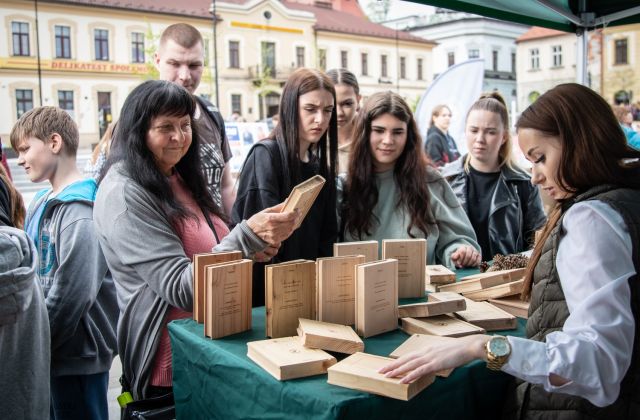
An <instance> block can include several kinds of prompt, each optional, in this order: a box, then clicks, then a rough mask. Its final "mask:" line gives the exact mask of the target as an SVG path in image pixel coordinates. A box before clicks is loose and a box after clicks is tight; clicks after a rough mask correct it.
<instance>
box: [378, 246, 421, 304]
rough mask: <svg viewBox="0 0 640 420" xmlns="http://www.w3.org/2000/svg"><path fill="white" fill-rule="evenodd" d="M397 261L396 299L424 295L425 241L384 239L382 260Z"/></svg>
mask: <svg viewBox="0 0 640 420" xmlns="http://www.w3.org/2000/svg"><path fill="white" fill-rule="evenodd" d="M388 258H393V259H396V260H398V297H401V298H415V297H423V296H424V295H425V273H426V265H425V264H426V260H427V241H426V239H384V240H383V241H382V259H388Z"/></svg>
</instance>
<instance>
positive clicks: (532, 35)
mask: <svg viewBox="0 0 640 420" xmlns="http://www.w3.org/2000/svg"><path fill="white" fill-rule="evenodd" d="M562 35H568V34H567V33H566V32H563V31H556V30H555V29H548V28H541V27H539V26H533V27H531V29H529V30H528V31H527V32H525V33H523V34H522V35H520V36H519V37H518V38H516V43H518V42H523V41H532V40H534V39H542V38H552V37H554V36H562Z"/></svg>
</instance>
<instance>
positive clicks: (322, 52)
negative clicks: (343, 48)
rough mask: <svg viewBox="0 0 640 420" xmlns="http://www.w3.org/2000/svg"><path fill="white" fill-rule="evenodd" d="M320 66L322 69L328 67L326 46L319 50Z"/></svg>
mask: <svg viewBox="0 0 640 420" xmlns="http://www.w3.org/2000/svg"><path fill="white" fill-rule="evenodd" d="M318 67H320V70H326V69H327V50H326V49H324V48H322V49H319V50H318Z"/></svg>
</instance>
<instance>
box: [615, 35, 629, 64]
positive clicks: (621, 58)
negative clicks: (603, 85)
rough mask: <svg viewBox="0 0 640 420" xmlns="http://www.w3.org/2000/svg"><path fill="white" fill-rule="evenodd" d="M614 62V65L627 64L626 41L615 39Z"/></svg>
mask: <svg viewBox="0 0 640 420" xmlns="http://www.w3.org/2000/svg"><path fill="white" fill-rule="evenodd" d="M615 48H616V61H615V64H629V57H628V52H627V39H626V38H625V39H616V41H615Z"/></svg>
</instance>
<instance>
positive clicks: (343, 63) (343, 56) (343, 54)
mask: <svg viewBox="0 0 640 420" xmlns="http://www.w3.org/2000/svg"><path fill="white" fill-rule="evenodd" d="M340 67H342V68H343V69H346V68H349V53H348V52H347V51H340Z"/></svg>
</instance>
